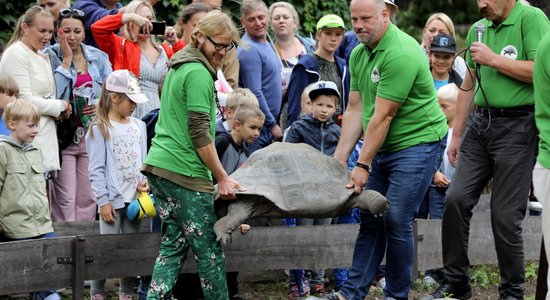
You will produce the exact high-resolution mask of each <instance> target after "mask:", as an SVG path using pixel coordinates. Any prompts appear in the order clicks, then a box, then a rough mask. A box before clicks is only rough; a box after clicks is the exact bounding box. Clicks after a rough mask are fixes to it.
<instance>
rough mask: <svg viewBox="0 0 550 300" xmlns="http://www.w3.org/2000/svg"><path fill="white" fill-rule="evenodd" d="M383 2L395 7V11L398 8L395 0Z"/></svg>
mask: <svg viewBox="0 0 550 300" xmlns="http://www.w3.org/2000/svg"><path fill="white" fill-rule="evenodd" d="M384 2H386V4H389V5H390V6H392V7H393V8H394V9H395V11H398V10H399V7H398V6H397V4H395V0H384Z"/></svg>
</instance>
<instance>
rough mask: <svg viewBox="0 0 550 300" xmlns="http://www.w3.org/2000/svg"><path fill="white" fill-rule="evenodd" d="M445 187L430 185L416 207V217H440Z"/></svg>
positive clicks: (441, 215)
mask: <svg viewBox="0 0 550 300" xmlns="http://www.w3.org/2000/svg"><path fill="white" fill-rule="evenodd" d="M446 193H447V187H437V186H434V185H431V186H430V187H429V188H428V191H427V192H426V195H425V196H424V200H423V201H422V204H420V208H419V209H418V214H417V215H416V218H417V219H428V218H429V219H442V218H443V203H444V202H445V194H446Z"/></svg>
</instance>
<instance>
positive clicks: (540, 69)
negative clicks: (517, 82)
mask: <svg viewBox="0 0 550 300" xmlns="http://www.w3.org/2000/svg"><path fill="white" fill-rule="evenodd" d="M534 68H535V69H534V71H533V86H534V88H535V121H536V123H537V128H538V129H539V133H540V134H539V139H540V141H539V154H538V157H537V164H536V165H535V169H534V170H533V191H534V193H535V196H536V197H537V199H538V200H539V201H540V202H542V205H543V207H545V209H544V210H543V211H542V235H543V236H544V237H545V239H544V248H545V249H546V257H550V32H549V33H547V34H546V35H545V36H544V38H543V39H542V41H541V42H540V44H539V47H538V49H537V57H536V60H535V67H534ZM549 279H550V277H548V276H547V280H549ZM548 286H550V283H549V285H548ZM549 297H550V293H547V294H546V298H547V299H548V298H549Z"/></svg>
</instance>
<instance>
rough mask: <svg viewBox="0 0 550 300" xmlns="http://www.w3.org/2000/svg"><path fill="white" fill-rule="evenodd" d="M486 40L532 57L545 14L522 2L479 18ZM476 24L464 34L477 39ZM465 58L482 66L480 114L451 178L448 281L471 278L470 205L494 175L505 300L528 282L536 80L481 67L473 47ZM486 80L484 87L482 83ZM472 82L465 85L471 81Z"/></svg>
mask: <svg viewBox="0 0 550 300" xmlns="http://www.w3.org/2000/svg"><path fill="white" fill-rule="evenodd" d="M479 22H480V23H482V24H484V25H485V26H486V30H485V32H484V33H483V43H484V44H485V45H487V46H488V47H489V48H491V50H492V51H493V52H495V53H496V54H500V55H503V56H506V57H508V58H510V59H514V60H523V61H527V60H530V61H533V60H534V59H535V54H536V49H537V46H538V43H539V42H540V40H541V39H542V37H543V35H544V34H545V33H546V32H548V31H549V30H550V26H549V22H548V18H547V17H546V16H545V15H544V13H543V12H542V11H541V10H540V9H538V8H535V7H531V6H525V5H523V4H522V3H521V1H517V3H516V4H515V6H514V8H513V9H512V11H511V12H510V14H509V15H508V17H507V18H506V19H505V20H504V21H503V22H502V23H501V24H498V25H497V24H494V23H493V22H492V21H489V20H487V19H482V20H480V21H479ZM477 24H478V23H476V24H474V25H473V26H472V27H471V28H470V30H469V32H468V36H467V38H466V46H467V47H469V46H470V45H472V43H473V42H475V41H476V40H477V37H476V26H477ZM467 54H468V55H467V57H466V62H467V64H468V67H469V68H470V69H472V70H473V69H474V68H478V71H479V72H478V74H480V75H478V78H477V81H476V87H474V88H475V91H476V93H475V104H476V106H477V107H476V112H475V113H472V114H471V115H470V117H469V120H468V121H467V123H466V127H465V131H464V134H463V140H462V143H461V145H460V148H459V154H458V157H459V159H458V164H457V167H456V171H455V176H454V178H453V182H452V184H451V185H450V187H449V190H448V191H447V197H446V200H445V212H444V214H443V224H442V236H444V237H445V241H444V242H443V243H442V244H443V264H444V274H445V279H446V280H447V281H448V282H450V283H451V284H453V285H457V286H464V285H466V284H468V268H469V266H470V262H469V260H468V252H467V249H468V236H469V224H470V219H471V217H472V209H473V207H474V206H475V205H476V204H477V202H478V201H479V196H480V194H481V191H482V189H483V188H484V187H485V185H486V184H487V182H488V181H489V179H490V178H491V177H492V178H493V179H494V181H493V189H492V195H491V224H492V229H493V235H494V239H495V248H496V253H497V258H498V265H499V269H500V278H501V279H500V284H499V294H500V297H501V298H506V297H513V298H515V299H523V290H524V284H525V273H524V255H523V239H522V229H521V222H522V220H523V218H524V216H525V211H526V209H527V195H528V193H529V189H530V186H531V178H532V170H533V165H534V163H535V149H536V147H537V129H536V127H535V120H534V115H533V110H534V108H533V103H534V95H533V85H532V84H531V83H527V82H522V81H519V80H516V79H514V78H512V77H509V76H507V75H505V74H503V73H501V72H500V71H498V70H497V69H495V68H492V67H489V66H484V65H482V66H479V65H478V66H476V64H475V63H474V61H473V60H472V57H471V55H470V52H467ZM480 83H481V87H482V89H481V90H480V89H478V88H479V85H480ZM466 88H468V87H466Z"/></svg>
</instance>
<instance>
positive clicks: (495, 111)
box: [476, 105, 535, 118]
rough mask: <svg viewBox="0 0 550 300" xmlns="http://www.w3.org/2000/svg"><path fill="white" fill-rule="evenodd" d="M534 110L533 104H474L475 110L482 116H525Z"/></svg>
mask: <svg viewBox="0 0 550 300" xmlns="http://www.w3.org/2000/svg"><path fill="white" fill-rule="evenodd" d="M534 111H535V106H533V105H524V106H514V107H505V108H492V107H491V108H487V107H479V106H476V112H477V113H479V114H481V115H482V116H485V117H488V116H489V115H491V116H493V117H497V118H498V117H501V118H513V117H525V116H528V115H529V114H530V113H532V112H534Z"/></svg>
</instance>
